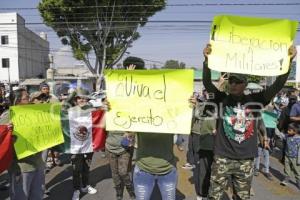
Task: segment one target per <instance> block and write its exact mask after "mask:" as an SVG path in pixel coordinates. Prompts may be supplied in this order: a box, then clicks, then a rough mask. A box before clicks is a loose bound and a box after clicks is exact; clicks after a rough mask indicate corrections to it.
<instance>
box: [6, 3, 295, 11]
mask: <svg viewBox="0 0 300 200" xmlns="http://www.w3.org/2000/svg"><path fill="white" fill-rule="evenodd" d="M298 5H300V3H192V4H167V5H164V4H148V5H141V4H134V5H105V6H66V7H50V8H47V9H61V8H74V9H76V8H113V7H125V8H130V7H161V6H166V7H193V6H298ZM37 9H38V8H35V7H14V8H0V10H37Z"/></svg>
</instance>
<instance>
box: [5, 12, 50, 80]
mask: <svg viewBox="0 0 300 200" xmlns="http://www.w3.org/2000/svg"><path fill="white" fill-rule="evenodd" d="M0 38H1V41H0V81H1V82H8V81H10V82H19V81H22V80H24V79H26V78H36V77H40V78H43V77H44V78H45V77H46V71H47V69H48V68H49V61H48V54H49V42H48V41H47V36H46V34H44V33H41V36H39V35H37V34H36V33H34V32H32V31H31V30H29V29H28V28H26V26H25V20H24V19H23V18H22V17H21V16H20V15H18V14H17V13H0Z"/></svg>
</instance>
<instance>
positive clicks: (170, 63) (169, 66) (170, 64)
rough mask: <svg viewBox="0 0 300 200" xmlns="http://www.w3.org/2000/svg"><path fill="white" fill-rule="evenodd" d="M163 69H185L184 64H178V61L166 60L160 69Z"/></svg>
mask: <svg viewBox="0 0 300 200" xmlns="http://www.w3.org/2000/svg"><path fill="white" fill-rule="evenodd" d="M162 68H164V69H185V63H183V62H180V63H179V61H178V60H167V61H166V62H165V64H164V66H163V67H162Z"/></svg>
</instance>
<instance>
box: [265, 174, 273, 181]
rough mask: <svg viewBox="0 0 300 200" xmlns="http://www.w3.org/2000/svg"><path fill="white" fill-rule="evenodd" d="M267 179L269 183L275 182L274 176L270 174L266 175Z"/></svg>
mask: <svg viewBox="0 0 300 200" xmlns="http://www.w3.org/2000/svg"><path fill="white" fill-rule="evenodd" d="M265 177H266V178H267V179H268V180H269V181H273V176H272V175H271V174H270V173H265Z"/></svg>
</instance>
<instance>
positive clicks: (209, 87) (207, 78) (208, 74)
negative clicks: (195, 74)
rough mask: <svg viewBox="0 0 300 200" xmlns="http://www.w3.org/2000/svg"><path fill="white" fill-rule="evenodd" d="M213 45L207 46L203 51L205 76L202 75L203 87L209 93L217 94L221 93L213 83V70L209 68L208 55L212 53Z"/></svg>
mask: <svg viewBox="0 0 300 200" xmlns="http://www.w3.org/2000/svg"><path fill="white" fill-rule="evenodd" d="M211 51H212V49H211V45H210V44H207V45H206V47H205V48H204V50H203V55H204V57H205V61H204V62H203V74H202V80H203V85H204V87H205V89H206V90H207V92H209V93H214V94H217V93H219V92H220V91H219V90H218V88H217V87H216V86H215V85H214V84H213V83H212V81H211V70H210V69H209V68H208V55H209V54H210V53H211Z"/></svg>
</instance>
